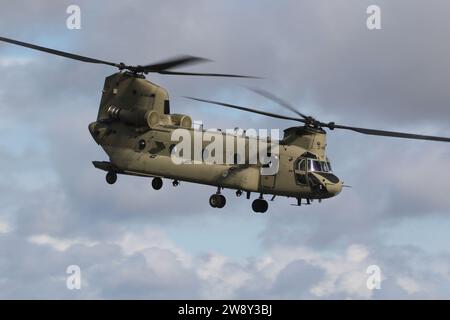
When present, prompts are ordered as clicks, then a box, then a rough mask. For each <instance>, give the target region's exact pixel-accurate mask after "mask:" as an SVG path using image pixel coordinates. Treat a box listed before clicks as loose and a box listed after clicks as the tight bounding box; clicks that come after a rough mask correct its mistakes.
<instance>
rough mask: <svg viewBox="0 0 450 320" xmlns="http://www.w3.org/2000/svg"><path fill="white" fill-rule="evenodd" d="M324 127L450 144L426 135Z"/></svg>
mask: <svg viewBox="0 0 450 320" xmlns="http://www.w3.org/2000/svg"><path fill="white" fill-rule="evenodd" d="M323 126H324V127H328V128H330V129H333V128H334V129H345V130H351V131H355V132H359V133H362V134H368V135H372V136H382V137H394V138H404V139H415V140H428V141H440V142H450V138H446V137H436V136H426V135H421V134H412V133H404V132H395V131H384V130H375V129H367V128H358V127H350V126H341V125H338V124H336V125H330V124H328V125H326V124H324V125H323Z"/></svg>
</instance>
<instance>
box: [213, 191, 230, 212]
mask: <svg viewBox="0 0 450 320" xmlns="http://www.w3.org/2000/svg"><path fill="white" fill-rule="evenodd" d="M226 203H227V200H226V199H225V197H224V196H223V195H221V194H213V195H212V196H211V197H209V205H210V206H211V207H213V208H219V209H220V208H223V207H225V204H226Z"/></svg>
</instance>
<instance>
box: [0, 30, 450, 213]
mask: <svg viewBox="0 0 450 320" xmlns="http://www.w3.org/2000/svg"><path fill="white" fill-rule="evenodd" d="M0 41H3V42H7V43H10V44H14V45H18V46H23V47H27V48H30V49H34V50H38V51H43V52H46V53H50V54H54V55H58V56H62V57H65V58H69V59H74V60H78V61H82V62H87V63H94V64H104V65H109V66H112V67H115V68H118V69H119V72H116V73H114V74H112V75H110V76H108V77H106V79H105V83H104V87H103V91H102V92H103V93H102V98H101V102H100V107H99V111H98V115H97V119H96V121H95V122H92V123H91V124H89V131H90V133H91V135H92V137H93V139H94V140H95V142H96V143H97V144H99V145H100V146H101V147H102V148H103V150H104V151H105V153H106V154H107V155H108V157H109V161H93V165H94V166H95V168H98V169H100V170H103V171H105V172H106V182H107V183H108V184H114V183H115V182H116V181H117V176H118V174H123V175H132V176H138V177H148V178H152V182H151V185H152V187H153V188H154V189H155V190H159V189H161V188H162V186H163V180H162V179H163V178H166V179H171V180H173V181H172V184H173V186H177V185H178V184H179V182H180V181H186V182H193V183H199V184H205V185H210V186H214V187H216V188H217V191H216V192H215V193H214V194H212V195H211V197H210V198H209V203H210V205H211V206H212V207H214V208H223V207H224V206H225V204H226V198H225V197H224V195H222V193H221V191H222V190H223V189H225V188H227V189H234V190H236V196H238V197H239V196H241V195H242V194H243V193H244V192H245V193H246V198H247V199H250V198H251V194H252V193H256V194H258V195H259V196H258V197H257V198H256V199H254V201H253V202H252V209H253V211H254V212H257V213H263V212H266V211H267V209H268V202H267V200H265V199H264V196H265V195H272V199H271V200H272V201H273V200H274V199H275V197H276V196H285V197H293V198H295V199H296V200H297V203H296V205H298V206H300V205H302V204H303V203H304V204H311V202H312V201H313V200H318V201H319V202H320V201H321V200H323V199H327V198H331V197H334V196H336V195H338V194H339V193H340V192H341V190H342V188H343V186H344V185H343V182H342V181H341V180H340V179H339V178H338V177H337V176H336V175H335V174H334V173H333V171H332V166H331V164H330V161H329V159H328V157H327V155H326V146H327V143H326V134H327V132H326V131H325V129H329V130H331V131H333V130H335V129H343V130H351V131H354V132H358V133H362V134H367V135H375V136H384V137H396V138H406V139H418V140H429V141H441V142H450V138H445V137H436V136H425V135H418V134H410V133H402V132H394V131H384V130H374V129H367V128H359V127H351V126H344V125H339V124H335V123H334V122H329V123H324V122H321V121H318V120H316V119H315V118H313V117H311V116H307V115H304V114H303V113H301V112H299V111H297V110H296V108H294V107H293V106H292V105H290V104H289V103H287V102H285V101H283V100H282V99H280V98H278V97H276V96H275V95H273V94H272V93H269V92H266V91H263V90H254V91H255V92H256V93H258V94H261V95H263V96H264V97H266V98H268V99H271V100H273V101H275V102H276V103H278V104H279V105H281V106H283V107H285V108H286V109H288V110H289V111H291V112H293V113H295V115H296V116H295V117H294V116H292V117H291V116H284V115H279V114H275V113H270V112H266V111H261V110H257V109H254V108H248V107H243V106H238V105H233V104H229V103H223V102H218V101H213V100H206V99H198V98H190V97H189V99H192V100H195V101H198V102H203V103H209V104H213V105H218V106H223V107H227V108H232V109H237V110H241V111H246V112H252V113H255V114H260V115H264V116H269V117H273V118H278V119H284V120H289V121H295V122H298V123H300V125H297V126H292V127H289V128H287V129H285V130H284V134H283V137H282V138H281V139H280V140H279V141H277V145H278V147H279V148H278V153H277V154H276V156H273V155H271V159H273V160H276V161H269V162H267V161H263V160H262V159H260V157H258V161H256V162H251V161H250V158H251V157H252V155H251V151H250V149H251V148H250V146H251V144H252V141H253V139H254V138H252V137H247V136H244V137H242V134H239V133H236V134H229V133H224V132H221V131H215V132H213V133H211V132H209V135H210V141H211V140H216V139H217V138H219V137H221V138H223V137H225V138H226V139H225V140H230V139H231V145H232V146H233V147H236V148H237V145H238V142H239V141H240V140H242V138H243V141H244V144H243V146H244V157H243V159H242V158H241V159H239V160H238V159H237V153H236V154H232V158H233V160H234V161H232V163H228V162H227V163H215V162H213V163H205V162H200V163H198V162H182V163H174V161H173V158H172V156H173V154H174V153H176V152H177V146H178V143H179V141H174V140H173V139H172V138H173V133H174V131H176V130H178V129H183V130H185V131H186V132H188V134H189V135H190V136H191V137H194V136H195V135H196V134H199V133H200V134H205V133H206V131H205V130H204V129H203V127H200V128H194V127H193V123H192V119H191V118H190V117H189V116H188V115H184V114H178V113H171V110H170V102H169V95H168V93H167V91H166V90H165V89H164V88H162V87H160V86H158V85H157V84H154V83H152V82H150V81H148V80H146V78H145V75H147V74H148V73H159V74H165V75H187V76H209V77H211V76H212V77H230V78H254V77H250V76H243V75H233V74H217V73H193V72H180V71H173V69H174V68H176V67H181V66H186V65H189V64H193V63H199V62H203V61H206V59H203V58H198V57H192V56H182V57H178V58H174V59H171V60H167V61H164V62H161V63H156V64H150V65H144V66H140V65H138V66H130V65H126V64H124V63H113V62H109V61H104V60H98V59H93V58H89V57H85V56H80V55H76V54H73V53H68V52H64V51H59V50H55V49H50V48H46V47H42V46H37V45H34V44H30V43H26V42H21V41H17V40H13V39H8V38H3V37H0ZM207 147H208V141H202V144H201V150H202V155H201V156H204V152H205V150H206V149H207ZM236 148H234V149H236ZM271 151H272V150H271V149H269V148H267V149H266V150H265V153H266V155H269V154H270V153H271ZM224 152H226V151H224ZM274 162H276V165H277V170H275V171H273V172H272V173H270V174H267V173H264V170H263V169H264V168H267V167H270V166H271V165H273V164H274ZM269 171H270V170H269Z"/></svg>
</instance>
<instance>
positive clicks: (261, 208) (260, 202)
mask: <svg viewBox="0 0 450 320" xmlns="http://www.w3.org/2000/svg"><path fill="white" fill-rule="evenodd" d="M268 208H269V204H268V203H267V201H266V200H264V199H263V198H262V197H261V198H259V199H255V200H253V203H252V209H253V211H255V212H257V213H264V212H266V211H267V209H268Z"/></svg>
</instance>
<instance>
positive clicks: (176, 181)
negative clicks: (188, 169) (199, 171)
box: [172, 180, 180, 187]
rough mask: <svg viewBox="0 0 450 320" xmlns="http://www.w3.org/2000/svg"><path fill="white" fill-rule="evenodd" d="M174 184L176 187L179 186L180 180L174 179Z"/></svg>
mask: <svg viewBox="0 0 450 320" xmlns="http://www.w3.org/2000/svg"><path fill="white" fill-rule="evenodd" d="M172 185H173V186H174V187H178V186H179V185H180V181H178V180H173V181H172Z"/></svg>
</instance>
